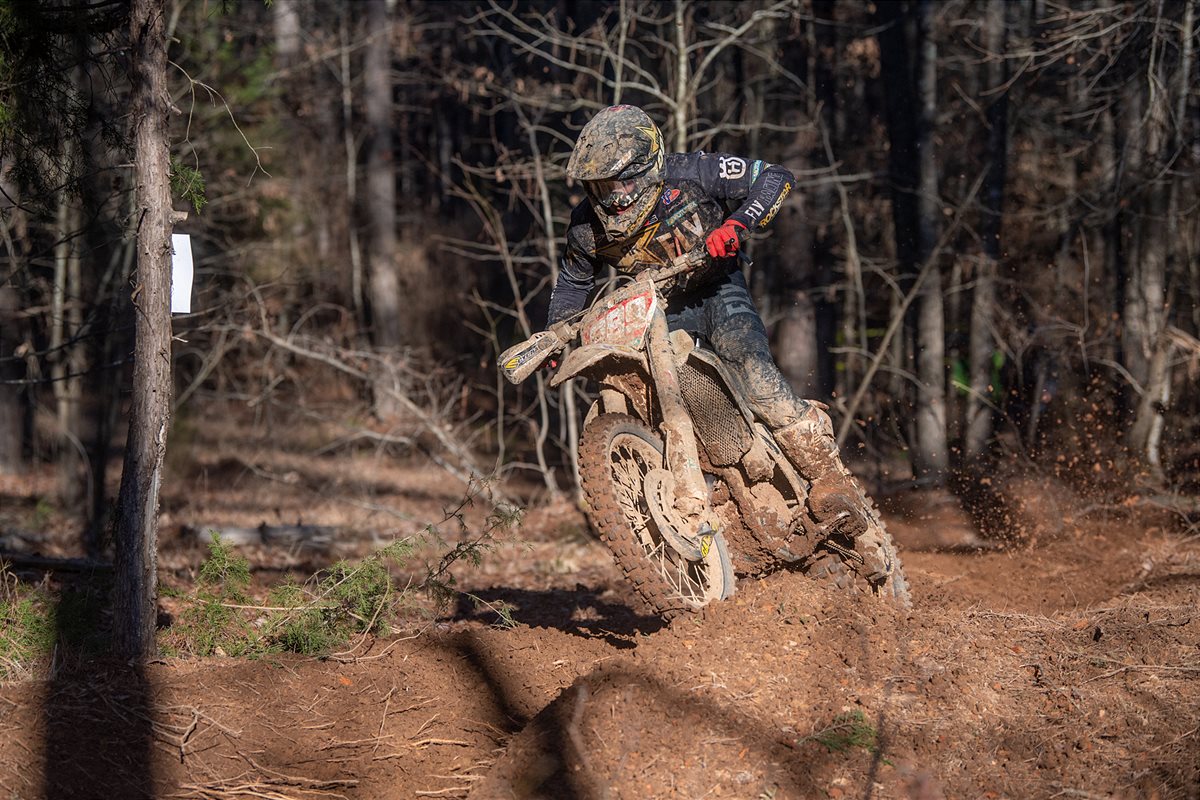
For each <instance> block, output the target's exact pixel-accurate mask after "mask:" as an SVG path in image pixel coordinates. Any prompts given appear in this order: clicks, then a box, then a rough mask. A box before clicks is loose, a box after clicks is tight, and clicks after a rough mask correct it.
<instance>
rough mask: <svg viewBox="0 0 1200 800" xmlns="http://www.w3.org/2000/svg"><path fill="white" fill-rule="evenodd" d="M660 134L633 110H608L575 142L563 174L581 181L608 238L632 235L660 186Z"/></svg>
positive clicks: (649, 207) (618, 107) (649, 121)
mask: <svg viewBox="0 0 1200 800" xmlns="http://www.w3.org/2000/svg"><path fill="white" fill-rule="evenodd" d="M662 165H663V146H662V133H661V132H660V131H659V130H658V126H657V125H655V124H654V120H652V119H650V117H649V116H648V115H647V114H646V112H645V111H642V110H641V109H640V108H637V107H636V106H609V107H608V108H606V109H604V110H603V111H601V112H600V113H598V114H597V115H596V116H594V117H592V119H591V121H590V122H588V124H587V125H584V126H583V130H582V131H580V132H579V139H578V140H577V141H576V142H575V149H574V150H573V151H572V152H571V160H570V161H569V162H567V176H568V177H570V178H573V179H575V180H577V181H580V182H581V183H582V184H583V186H584V189H585V190H586V191H587V196H588V201H589V202H590V203H591V204H592V208H593V209H594V210H595V212H596V216H597V217H599V219H600V222H601V224H602V225H603V226H604V233H605V234H606V235H607V236H608V238H609V239H612V240H615V241H621V240H624V239H627V238H629V236H630V235H632V234H633V233H634V232H636V231H637V230H638V229H639V228H640V227H641V226H642V223H644V222H645V221H646V218H647V217H649V216H650V212H651V211H652V210H653V209H654V206H655V205H657V203H658V197H659V195H660V194H661V188H662Z"/></svg>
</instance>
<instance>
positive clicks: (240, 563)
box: [199, 531, 250, 599]
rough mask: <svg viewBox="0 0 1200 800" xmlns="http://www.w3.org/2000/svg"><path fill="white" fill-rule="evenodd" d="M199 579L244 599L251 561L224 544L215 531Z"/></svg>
mask: <svg viewBox="0 0 1200 800" xmlns="http://www.w3.org/2000/svg"><path fill="white" fill-rule="evenodd" d="M199 580H200V583H202V584H204V585H205V586H209V587H213V588H214V589H215V590H217V591H218V592H219V593H220V594H222V595H225V596H228V597H232V598H237V599H242V598H244V597H245V595H244V592H245V591H246V588H247V587H248V586H249V585H250V563H249V562H248V561H246V559H245V558H243V557H242V556H240V555H238V554H237V553H236V552H234V550H233V548H232V547H230V546H229V545H227V544H224V543H223V542H222V541H221V536H220V534H218V533H216V532H215V531H214V532H213V534H212V541H211V542H209V544H208V558H206V559H205V560H204V563H203V564H201V565H200V578H199Z"/></svg>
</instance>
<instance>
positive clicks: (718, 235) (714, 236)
mask: <svg viewBox="0 0 1200 800" xmlns="http://www.w3.org/2000/svg"><path fill="white" fill-rule="evenodd" d="M744 230H746V226H745V225H743V224H742V223H740V222H738V221H737V220H736V219H727V220H725V224H724V225H722V226H721V227H719V228H717V229H716V230H715V231H713V232H712V233H710V234H709V235H708V238H707V239H705V240H704V245H705V247H707V248H708V254H709V255H710V256H712V257H713V258H728V257H730V256H732V255H735V254H736V253H737V251H738V248H739V247H741V245H742V238H741V231H744Z"/></svg>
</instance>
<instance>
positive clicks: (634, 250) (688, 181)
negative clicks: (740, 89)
mask: <svg viewBox="0 0 1200 800" xmlns="http://www.w3.org/2000/svg"><path fill="white" fill-rule="evenodd" d="M662 178H663V182H662V189H661V190H660V191H661V193H662V194H661V196H660V197H659V200H658V204H657V205H656V206H655V207H654V210H653V211H652V212H651V214H650V216H649V218H647V220H646V222H645V223H644V224H643V226H642V228H641V230H640V231H638V232H636V233H634V234H633V235H632V236H630V237H629V238H627V239H625V240H623V241H619V242H612V241H608V240H606V238H605V236H604V228H603V226H602V225H601V224H600V221H599V220H598V219H597V218H596V212H595V211H593V210H592V206H591V203H589V202H588V201H587V200H584V201H583V202H581V203H579V204H578V205H576V206H575V208H574V209H572V210H571V224H570V226H569V227H568V228H567V247H566V250H565V251H564V252H563V255H562V258H561V259H560V262H559V272H558V282H557V283H556V284H555V285H554V292H553V294H552V295H551V296H550V312H549V315H548V316H549V319H548V322H547V324H548V325H553V324H555V323H557V322H561V321H562V320H564V319H566V318H567V317H569V316H571V315H572V314H574V313H576V312H577V311H579V310H580V309H582V308H583V305H584V303H585V302H586V301H587V295H588V292H590V291H591V289H592V287H593V286H594V285H595V274H596V269H597V268H601V267H607V266H613V267H615V268H616V269H617V270H618V271H620V272H623V273H626V274H629V275H636V274H637V273H639V272H641V271H642V270H644V269H653V268H656V267H661V266H665V265H666V264H667V263H669V262H670V261H671V260H672V259H674V258H676V257H677V256H679V255H682V254H683V253H687V252H690V251H692V250H694V249H695V248H697V247H703V246H704V239H705V237H706V236H708V234H709V233H710V232H711V231H712V230H713V229H715V228H717V227H719V226H720V225H721V223H723V222H724V221H725V220H726V219H733V220H736V221H738V222H740V223H742V224H743V225H745V226H746V228H747V229H748V230H749V231H754V230H755V229H761V228H765V227H766V226H767V225H768V224H770V222H771V220H773V219H774V218H775V215H776V214H777V213H778V212H779V209H780V207H781V206H782V205H783V201H784V198H786V197H787V195H788V193H789V192H790V191H791V189H792V181H793V180H794V178H793V177H792V173H791V172H789V171H788V170H787V169H785V168H784V167H781V166H779V165H777V164H768V163H766V162H765V161H750V160H748V159H745V158H741V157H739V156H733V155H729V154H727V153H674V154H672V155H669V156H667V157H666V160H665V162H664V163H663V167H662ZM722 262H724V263H718V264H714V265H713V266H712V267H711V268H710V269H709V270H707V271H701V272H696V273H692V274H689V275H688V276H686V278H685V279H684V282H681V283H679V284H677V285H676V286H675V287H674V288H672V289H669V290H668V294H670V293H672V292H678V291H686V290H692V289H698V288H701V287H702V286H703V285H705V284H708V283H715V282H716V281H717V280H719V279H720V278H722V277H724V276H725V275H727V274H728V272H729V271H730V270H733V269H736V268H737V261H736V259H734V258H727V259H722Z"/></svg>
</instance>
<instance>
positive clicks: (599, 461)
mask: <svg viewBox="0 0 1200 800" xmlns="http://www.w3.org/2000/svg"><path fill="white" fill-rule="evenodd" d="M664 468H666V459H665V458H664V457H663V444H662V440H661V439H659V437H658V436H656V435H655V434H654V432H653V431H651V430H650V429H649V428H648V427H646V425H644V424H643V423H642V422H641V421H640V420H637V419H635V418H634V417H631V416H628V415H626V414H601V415H600V416H598V417H596V418H595V419H594V420H592V421H591V422H590V423H589V424H588V425H587V427H585V428H584V430H583V436H582V437H580V442H579V474H580V482H581V483H582V484H583V491H584V495H585V496H586V497H587V501H588V506H589V510H588V516H589V517H590V519H591V521H592V525H594V526H595V528H596V529H597V530H598V531H599V533H600V538H601V539H602V540H603V541H604V543H605V544H606V545H608V548H609V549H610V550H611V551H612V554H613V557H614V558H615V559H616V561H617V565H618V566H620V567H621V570H622V572H624V573H625V577H627V578H628V579H629V580H630V581H631V582H632V583H633V586H634V588H635V589H637V592H638V594H639V595H641V597H642V599H644V600H645V601H646V602H647V603H648V604H649V605H650V607H651V608H653V609H654V610H655V611H656V612H658V613H659V614H661V615H662V616H663V617H665V618H667V619H672V618H674V617H677V616H679V615H680V614H683V613H686V612H688V611H694V610H696V609H698V608H700V607H702V606H704V605H707V604H708V603H710V602H712V601H713V600H721V599H723V598H725V597H728V596H729V595H731V594H733V584H734V578H733V564H732V562H731V561H730V559H729V552H728V550H727V548H726V545H725V539H724V537H723V536H721V534H719V533H718V534H717V535H716V536H715V537H714V539H713V542H712V546H711V547H710V548H709V549H708V553H707V554H706V555H704V556H703V557H701V558H700V559H699V560H697V561H689V560H687V559H686V558H684V557H683V556H682V555H681V554H680V553H678V552H677V551H676V550H675V549H674V548H673V547H672V546H671V545H670V544H669V543H668V541H667V538H666V537H664V535H663V532H662V531H660V530H659V527H658V524H657V523H656V522H655V521H654V517H653V515H652V514H651V512H650V506H649V504H648V503H647V501H646V490H645V481H646V475H647V474H649V473H650V472H651V471H652V470H656V469H664Z"/></svg>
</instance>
